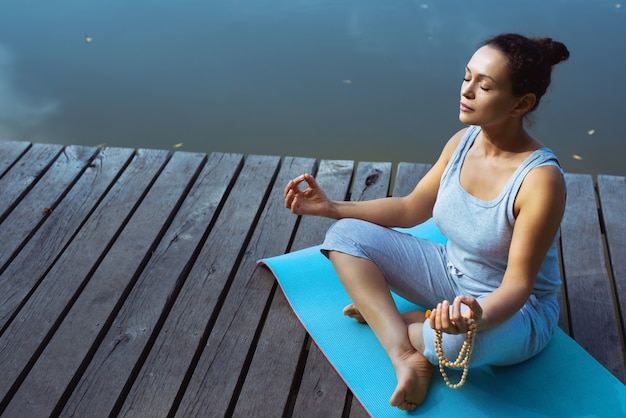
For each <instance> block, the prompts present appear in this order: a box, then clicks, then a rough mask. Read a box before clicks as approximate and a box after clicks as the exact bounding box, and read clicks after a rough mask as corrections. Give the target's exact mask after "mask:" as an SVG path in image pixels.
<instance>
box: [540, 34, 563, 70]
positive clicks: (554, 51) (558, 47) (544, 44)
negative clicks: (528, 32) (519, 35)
mask: <svg viewBox="0 0 626 418" xmlns="http://www.w3.org/2000/svg"><path fill="white" fill-rule="evenodd" d="M533 41H535V42H536V43H537V45H539V47H540V48H541V49H542V50H543V53H544V54H545V55H546V56H547V57H548V61H549V62H550V65H556V64H558V63H559V62H561V61H565V60H566V59H568V58H569V50H568V49H567V47H566V46H565V45H564V44H562V43H561V42H558V41H554V40H552V38H534V39H533Z"/></svg>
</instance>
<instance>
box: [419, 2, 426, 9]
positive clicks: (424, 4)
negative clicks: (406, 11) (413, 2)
mask: <svg viewBox="0 0 626 418" xmlns="http://www.w3.org/2000/svg"><path fill="white" fill-rule="evenodd" d="M420 7H421V8H422V9H428V5H427V4H426V3H422V4H420Z"/></svg>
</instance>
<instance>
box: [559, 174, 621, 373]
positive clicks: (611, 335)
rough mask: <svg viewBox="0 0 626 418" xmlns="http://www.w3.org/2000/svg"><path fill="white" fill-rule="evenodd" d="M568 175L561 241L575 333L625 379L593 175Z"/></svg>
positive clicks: (584, 344)
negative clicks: (600, 334) (599, 333)
mask: <svg viewBox="0 0 626 418" xmlns="http://www.w3.org/2000/svg"><path fill="white" fill-rule="evenodd" d="M565 179H566V182H567V193H568V197H567V205H566V209H565V215H564V217H563V222H562V225H561V235H562V240H561V246H562V250H563V264H564V281H565V286H566V290H567V298H568V304H569V307H570V318H571V329H572V335H573V337H574V338H575V339H576V341H577V342H578V343H579V344H580V345H581V346H582V347H583V348H584V349H585V350H587V351H588V352H589V353H590V354H591V355H592V356H594V357H595V358H596V359H597V360H598V361H599V362H600V363H602V364H603V365H604V366H605V367H606V368H607V369H608V370H609V371H611V373H613V374H614V375H615V376H617V377H618V378H619V379H620V380H621V381H623V382H624V381H626V370H624V360H623V355H624V354H623V351H622V343H621V339H620V330H619V327H618V325H617V324H618V315H617V313H616V307H615V305H614V303H613V295H612V290H611V285H610V282H609V276H608V272H607V269H606V264H605V256H604V245H603V242H602V236H601V230H600V222H599V219H598V209H597V206H596V197H595V190H594V187H593V181H592V178H591V176H589V175H581V174H566V175H565ZM589 324H593V326H589ZM599 330H600V332H601V333H602V337H601V338H598V331H599Z"/></svg>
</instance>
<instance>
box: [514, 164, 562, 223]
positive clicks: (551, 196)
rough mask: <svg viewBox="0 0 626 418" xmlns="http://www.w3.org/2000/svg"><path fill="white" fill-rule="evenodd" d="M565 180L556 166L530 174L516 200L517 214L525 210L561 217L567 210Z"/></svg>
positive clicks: (530, 172) (542, 167) (533, 170)
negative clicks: (531, 209) (529, 209)
mask: <svg viewBox="0 0 626 418" xmlns="http://www.w3.org/2000/svg"><path fill="white" fill-rule="evenodd" d="M565 193H566V189H565V179H564V177H563V173H562V172H561V170H560V169H559V168H558V167H556V166H554V165H541V166H539V167H535V168H533V169H532V170H530V171H529V172H528V174H527V175H526V177H525V178H524V181H523V182H522V185H521V187H520V189H519V192H518V195H517V198H516V199H515V207H516V213H519V211H522V210H524V208H533V212H534V211H537V212H544V213H546V214H547V213H552V214H553V216H557V217H560V216H562V213H563V211H564V209H565Z"/></svg>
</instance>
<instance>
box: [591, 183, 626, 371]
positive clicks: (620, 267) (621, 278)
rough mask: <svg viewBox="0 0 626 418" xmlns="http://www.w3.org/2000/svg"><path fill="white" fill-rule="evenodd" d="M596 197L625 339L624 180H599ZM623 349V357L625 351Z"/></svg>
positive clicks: (625, 236)
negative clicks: (600, 209)
mask: <svg viewBox="0 0 626 418" xmlns="http://www.w3.org/2000/svg"><path fill="white" fill-rule="evenodd" d="M598 193H599V195H600V207H601V208H602V219H603V220H604V229H605V231H606V239H607V243H608V251H609V255H610V258H611V267H612V269H613V281H614V283H615V298H616V302H617V303H618V306H619V308H620V309H619V311H620V312H621V319H622V321H621V325H622V336H623V337H624V336H626V329H625V327H626V216H625V215H624V211H625V210H626V177H617V176H606V175H600V176H598ZM622 341H624V338H623V339H622ZM622 349H623V350H624V352H625V353H626V350H625V349H624V347H622ZM624 383H626V382H624Z"/></svg>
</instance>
